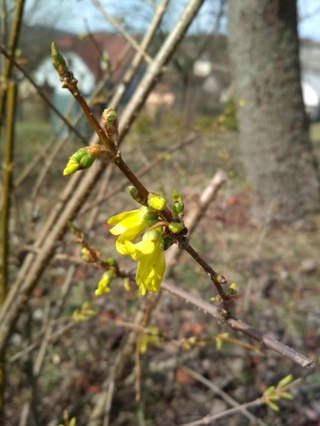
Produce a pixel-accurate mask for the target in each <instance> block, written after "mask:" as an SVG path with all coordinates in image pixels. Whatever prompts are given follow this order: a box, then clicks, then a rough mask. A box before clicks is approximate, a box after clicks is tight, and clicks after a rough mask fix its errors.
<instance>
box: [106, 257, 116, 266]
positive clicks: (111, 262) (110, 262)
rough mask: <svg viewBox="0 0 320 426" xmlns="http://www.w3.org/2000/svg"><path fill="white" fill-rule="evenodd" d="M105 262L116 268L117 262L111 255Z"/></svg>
mask: <svg viewBox="0 0 320 426" xmlns="http://www.w3.org/2000/svg"><path fill="white" fill-rule="evenodd" d="M106 263H107V264H108V265H109V266H114V267H115V268H118V262H117V261H116V259H114V258H113V257H108V259H107V260H106Z"/></svg>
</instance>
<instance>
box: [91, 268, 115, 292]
mask: <svg viewBox="0 0 320 426" xmlns="http://www.w3.org/2000/svg"><path fill="white" fill-rule="evenodd" d="M113 278H114V272H113V271H111V270H110V271H106V272H105V273H104V274H103V275H102V277H101V280H100V281H99V282H98V286H97V288H96V291H95V292H94V294H95V295H96V296H100V295H101V294H103V293H110V288H109V287H108V286H109V284H110V283H111V281H112V280H113Z"/></svg>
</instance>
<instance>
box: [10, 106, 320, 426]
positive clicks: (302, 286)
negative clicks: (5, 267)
mask: <svg viewBox="0 0 320 426" xmlns="http://www.w3.org/2000/svg"><path fill="white" fill-rule="evenodd" d="M194 128H195V129H196V130H199V129H200V130H201V132H202V136H201V137H200V136H199V137H198V138H197V139H196V140H195V141H194V142H193V143H191V144H189V145H187V146H185V147H184V148H181V149H179V150H177V151H175V152H173V153H172V154H167V155H166V156H165V157H164V159H163V160H162V161H160V162H159V164H158V165H156V166H155V167H153V168H152V170H151V172H149V173H148V175H147V176H145V177H142V181H144V182H145V183H146V185H147V186H148V189H152V190H156V191H157V190H161V191H163V192H164V193H166V194H168V196H170V194H171V192H172V189H177V190H179V191H180V192H181V194H182V195H183V198H184V201H185V205H186V213H187V212H188V209H190V208H191V207H192V205H193V204H194V203H196V202H197V199H198V197H199V195H200V193H201V191H202V190H203V189H204V188H205V186H206V184H207V182H208V180H209V179H210V178H211V177H212V176H213V175H214V173H215V172H216V170H217V169H218V168H223V169H224V170H225V171H226V173H227V174H228V183H227V184H226V185H224V187H223V188H222V189H221V190H220V192H219V194H218V197H217V199H216V200H215V201H214V202H213V203H212V205H211V206H210V207H209V209H208V211H207V212H206V214H205V217H204V218H203V220H202V221H201V223H200V224H199V226H198V228H197V230H196V232H195V233H194V235H193V236H192V239H191V243H192V245H194V247H195V248H196V250H198V251H199V253H201V254H202V255H203V256H204V257H205V259H206V260H208V261H209V263H210V264H211V265H212V266H213V267H214V268H215V269H216V270H217V271H219V272H221V273H223V274H224V275H225V276H226V277H227V279H228V282H229V283H232V282H236V284H237V287H238V293H239V298H238V300H237V302H236V304H235V307H234V312H235V315H236V316H237V317H239V318H241V319H243V320H244V321H245V322H247V323H249V324H251V325H252V326H253V327H255V328H257V329H259V330H260V331H261V332H264V333H267V334H268V335H271V336H273V337H275V338H276V339H278V340H280V341H282V342H283V343H285V344H287V345H289V346H291V347H293V348H294V349H296V350H297V351H299V352H301V353H303V354H304V355H306V356H308V357H310V358H311V359H313V360H315V361H316V360H317V359H319V356H320V351H319V347H320V332H319V330H320V327H319V321H320V320H319V315H318V313H319V309H318V307H319V302H320V285H319V278H320V260H319V259H320V244H319V243H320V235H319V226H320V215H313V216H310V217H308V218H306V219H305V220H304V221H301V222H299V223H296V224H295V225H293V226H290V227H289V226H282V227H277V228H271V227H270V226H269V224H264V225H261V226H257V225H255V224H253V223H251V221H250V186H249V185H248V183H247V182H246V180H245V174H244V171H243V169H242V165H241V159H240V155H239V149H238V135H237V132H236V131H232V130H228V129H226V128H225V127H222V126H220V125H219V123H217V122H215V123H214V122H212V121H211V120H208V119H199V120H198V121H197V122H196V123H195V125H194ZM183 132H184V130H183V126H182V123H181V122H180V118H179V116H178V115H175V114H172V113H170V114H167V115H163V116H162V117H160V118H158V119H157V124H156V125H155V124H154V122H153V120H152V119H151V118H149V117H147V116H146V115H142V116H141V117H140V119H139V120H138V122H137V123H136V125H135V127H134V130H133V131H132V133H131V134H130V135H129V136H128V138H127V139H126V143H125V144H124V146H123V149H122V150H123V157H124V158H125V160H126V162H127V163H128V164H129V165H130V166H131V167H132V169H133V170H134V171H138V170H140V168H142V167H143V166H146V165H148V164H149V162H150V161H151V160H153V159H154V158H156V156H157V155H160V154H161V153H162V152H163V151H164V150H165V149H167V148H169V147H172V146H173V145H174V144H175V143H177V142H179V141H180V140H182V139H183V137H184V136H185V135H184V134H183ZM49 133H51V134H52V133H53V131H52V130H51V132H49V129H48V124H47V123H19V125H18V129H17V140H16V148H15V151H16V157H15V158H16V160H15V168H14V173H15V179H16V182H18V181H17V180H18V179H20V181H21V180H22V177H23V175H22V173H23V172H24V170H25V167H27V166H28V165H30V164H31V162H32V161H33V160H34V159H35V158H36V156H37V155H38V154H39V152H40V150H42V149H43V148H44V147H45V146H46V144H47V142H46V141H48V137H49V135H48V134H49ZM311 137H312V140H313V142H314V147H315V151H316V154H317V156H318V158H319V160H320V124H314V125H312V127H311ZM80 146H81V144H79V143H77V142H76V141H75V140H72V139H70V140H68V142H66V143H65V144H64V145H63V146H62V147H61V150H60V152H59V153H58V155H57V157H56V158H55V159H54V161H53V165H51V167H50V168H49V172H48V174H47V175H46V176H45V177H42V178H41V181H40V185H39V189H38V190H37V191H35V189H34V188H35V183H36V181H37V178H38V176H39V175H40V173H41V171H43V170H44V167H45V165H46V164H47V162H48V159H49V155H50V152H52V150H53V149H54V147H55V145H52V146H51V148H50V149H49V151H48V152H47V153H45V154H44V155H43V156H42V157H39V162H38V163H37V164H34V166H33V167H32V168H31V170H30V172H29V174H28V175H27V176H26V177H25V178H24V180H23V181H21V183H20V184H19V186H17V187H16V189H15V195H14V197H13V215H12V223H11V225H10V226H11V228H12V234H11V236H12V250H11V256H12V268H11V274H12V276H14V274H15V273H16V271H17V270H18V268H19V265H20V264H21V261H22V260H23V257H24V255H25V253H26V248H25V247H24V246H25V245H26V244H31V243H32V241H34V239H35V238H36V236H37V235H38V233H39V231H40V229H41V227H42V225H43V224H44V223H45V220H46V218H47V215H48V214H49V212H50V210H51V209H52V208H53V206H54V204H55V202H56V200H57V199H58V197H59V193H60V192H61V191H62V189H63V188H64V186H65V185H66V182H67V180H68V179H69V178H68V177H63V176H62V170H63V167H64V165H65V164H66V162H67V159H68V157H69V156H70V155H71V154H72V153H73V152H74V151H75V150H76V149H77V147H80ZM122 179H123V178H122V177H121V176H120V172H118V171H116V172H115V173H114V175H113V178H112V180H111V183H110V187H111V188H112V187H113V186H114V185H117V184H118V183H119V182H120V181H121V180H122ZM124 182H125V181H124ZM107 192H109V190H107ZM96 197H97V195H96V192H95V191H94V192H93V194H92V197H91V200H95V199H96ZM128 200H129V197H128V195H127V194H126V192H125V191H122V192H121V193H120V194H118V195H117V196H115V197H112V198H110V199H108V200H107V201H105V202H104V203H102V204H101V207H100V210H99V213H98V215H97V216H96V217H95V220H94V226H93V228H92V231H90V232H88V233H87V234H86V238H87V239H88V241H89V243H90V244H91V245H92V246H94V247H96V248H99V249H100V250H101V252H102V253H103V257H109V256H117V255H116V252H115V249H114V238H113V237H112V236H110V234H109V233H108V226H107V225H106V220H107V218H108V217H110V216H111V215H114V214H116V213H118V212H120V211H122V210H123V209H126V210H128V209H131V208H134V206H135V204H134V202H133V201H132V200H129V201H128ZM89 213H90V212H89ZM89 213H88V214H87V215H83V216H82V217H81V218H79V219H77V220H76V225H77V226H78V227H79V228H80V229H82V230H85V226H86V223H87V222H86V221H87V220H88V216H89ZM58 251H59V253H60V254H68V256H73V257H75V258H77V259H78V258H79V257H80V253H79V252H80V249H79V247H78V246H77V245H76V244H74V236H73V235H72V234H71V233H70V232H69V233H68V234H67V236H66V237H65V239H64V242H63V244H62V245H61V247H59V250H58ZM117 258H118V260H119V262H121V267H123V268H125V267H129V268H133V267H134V264H133V263H132V262H131V261H130V260H128V259H126V258H121V259H119V257H118V256H117ZM68 260H70V258H69V259H68ZM71 260H72V259H71ZM70 264H71V263H70V262H69V261H66V260H61V258H60V260H55V261H52V264H51V265H50V267H49V268H48V270H47V272H46V273H45V275H44V276H43V278H42V280H41V282H40V283H39V285H38V286H37V288H36V290H35V291H34V294H33V297H32V299H31V300H30V302H29V307H30V309H29V311H28V312H26V313H24V314H23V316H22V317H21V320H20V322H19V325H18V327H17V330H16V332H15V334H14V335H13V337H12V339H11V341H10V345H9V347H8V354H7V356H8V365H9V366H10V369H9V374H8V390H7V404H8V407H9V409H8V410H9V411H8V412H9V414H10V420H9V423H8V424H10V425H16V424H18V423H19V418H20V415H21V410H22V407H24V406H25V405H26V404H27V402H28V401H29V400H30V397H31V395H35V394H36V395H37V402H36V405H35V407H33V408H34V410H35V412H36V413H37V422H36V423H35V424H37V425H45V424H50V425H53V424H56V423H50V421H52V420H54V419H60V422H62V418H61V415H62V412H63V410H68V411H69V412H70V415H71V416H76V418H77V425H78V426H82V425H83V426H84V425H87V424H88V423H87V422H88V417H89V415H90V412H91V407H92V404H93V402H94V398H95V396H96V395H97V394H98V393H99V391H100V390H101V389H102V386H103V383H104V381H105V379H106V378H107V377H108V373H109V371H110V368H111V366H112V363H113V360H114V358H115V356H116V354H117V351H118V350H119V345H120V344H121V341H122V339H123V336H124V333H125V327H124V326H123V325H122V326H120V325H119V321H123V322H130V321H131V317H132V313H133V312H134V311H135V309H136V306H137V303H138V302H137V298H138V296H137V293H136V289H135V288H132V289H131V291H129V292H126V291H125V290H124V289H123V286H122V284H121V282H120V281H117V282H115V283H114V284H113V285H112V292H111V293H110V294H109V295H106V296H103V297H102V298H100V299H98V300H96V302H95V304H94V306H93V307H94V309H95V310H96V312H97V315H96V316H94V317H92V318H90V319H88V320H87V321H84V322H80V323H77V324H74V325H73V326H71V327H70V328H69V329H68V331H66V332H65V333H64V334H61V336H59V337H58V338H57V339H56V340H55V341H54V342H53V343H51V344H49V346H48V348H47V352H46V355H45V358H44V359H45V361H44V364H43V368H42V372H41V375H40V378H39V379H38V383H37V386H36V387H37V389H36V390H35V388H32V383H31V381H32V378H34V376H33V375H32V372H31V370H30V366H31V365H32V363H33V362H34V361H35V360H36V359H37V356H38V352H37V350H35V351H32V352H31V353H30V354H28V353H26V352H25V351H24V353H23V354H22V355H21V356H20V357H18V356H17V355H16V354H17V353H18V352H19V351H20V350H23V349H24V348H25V346H26V345H27V343H28V339H29V342H30V340H31V341H33V342H37V341H38V340H37V339H36V335H37V333H39V331H40V330H41V328H42V327H44V326H45V325H46V324H47V321H48V320H47V318H48V315H49V316H50V315H51V314H52V311H50V305H51V307H53V308H54V306H55V304H56V303H57V302H58V301H59V300H60V297H61V288H62V285H63V283H64V280H65V276H66V273H67V270H68V268H69V267H70ZM100 276H101V272H100V271H99V270H97V269H95V268H93V267H92V266H90V265H87V264H85V263H83V264H81V263H79V264H78V263H77V264H76V267H75V270H74V273H73V279H72V285H71V288H70V291H69V293H68V295H67V297H66V302H65V303H64V305H63V310H62V313H61V315H60V320H59V321H60V322H61V324H65V323H70V324H71V323H72V321H71V320H70V317H71V315H72V313H73V312H74V310H75V309H79V307H81V305H82V304H83V303H84V302H86V301H88V300H91V299H92V297H93V292H94V289H95V286H96V284H97V282H98V280H99V278H100ZM169 280H170V282H172V283H174V285H176V286H181V287H182V288H184V289H187V290H188V291H190V292H192V293H193V294H195V295H197V296H199V297H202V298H204V299H205V300H207V301H209V299H210V298H211V297H213V296H214V295H215V290H214V288H213V286H212V284H210V282H209V280H208V277H207V276H206V274H205V273H204V272H202V271H201V269H200V268H199V266H198V265H197V264H196V263H194V261H192V259H190V258H189V257H188V256H187V255H186V254H184V255H183V256H182V257H181V258H180V259H179V263H178V265H177V266H176V268H175V270H174V274H172V276H171V277H170V278H169ZM59 321H58V322H57V323H55V327H58V325H59ZM70 321H71V322H70ZM151 323H152V325H154V326H156V327H157V328H158V329H159V330H160V332H161V337H160V339H159V341H158V343H157V345H156V346H152V345H150V346H149V348H148V350H147V352H146V353H145V354H143V355H141V357H140V362H141V370H142V371H141V399H140V402H139V403H137V402H136V400H135V396H136V392H135V388H136V384H137V381H136V380H135V379H134V375H133V371H134V363H132V365H131V366H130V369H128V371H127V374H126V380H125V381H124V382H123V383H122V386H121V387H120V388H119V389H118V391H117V392H116V394H115V399H114V404H113V406H112V410H111V421H110V424H112V425H115V426H120V425H132V426H134V425H137V426H138V425H139V426H140V425H155V426H168V425H183V424H187V423H190V422H194V421H196V420H197V419H200V418H202V417H204V416H205V415H207V414H210V415H212V414H215V413H217V412H219V411H224V410H226V409H228V408H230V403H229V402H228V401H227V399H226V398H227V397H228V396H229V397H232V398H234V400H236V401H237V402H238V403H239V404H242V403H246V402H250V401H253V400H254V399H256V398H258V397H260V396H261V394H262V393H263V392H264V390H265V389H266V388H267V387H268V386H271V385H276V384H277V383H278V382H279V380H281V379H282V378H283V377H285V376H286V375H287V374H289V373H291V374H293V376H294V377H300V376H301V375H302V374H303V371H302V369H301V368H300V367H298V366H296V365H295V364H293V363H292V362H291V361H289V360H286V359H285V358H283V357H281V356H279V355H277V354H275V353H274V352H272V351H266V350H262V351H254V350H253V348H252V349H251V350H249V349H248V348H246V347H244V345H243V343H244V342H245V343H249V344H251V345H254V347H255V348H257V349H259V348H258V347H257V345H256V344H255V343H254V342H252V341H250V340H249V339H248V338H246V337H244V336H242V335H240V334H236V333H234V332H232V331H231V330H230V329H228V328H227V327H226V326H224V325H221V324H219V323H218V322H217V321H216V320H214V319H213V318H209V317H208V316H206V315H205V314H204V313H203V312H201V311H199V310H197V309H195V308H193V307H192V306H190V304H186V303H185V302H184V301H181V300H179V299H177V298H175V297H173V296H171V295H169V294H167V293H164V294H163V296H162V298H161V302H160V303H159V305H158V307H157V309H156V310H155V311H154V313H153V315H152V321H151ZM25 324H28V327H26V326H25ZM55 329H56V328H55ZM221 333H229V336H228V337H226V336H225V341H224V342H223V344H222V347H221V348H217V340H216V337H217V336H218V335H219V334H221ZM193 336H194V337H196V338H197V344H195V345H190V347H187V345H182V344H181V341H182V340H183V339H187V338H190V337H193ZM231 338H233V339H235V340H234V341H231ZM197 374H198V375H200V376H201V377H202V378H203V379H207V380H208V381H209V382H210V383H213V384H214V385H215V386H216V387H217V388H215V389H212V388H210V385H208V383H206V382H205V380H202V381H201V379H199V378H198V377H197ZM217 392H219V393H217ZM292 394H293V395H294V397H295V399H294V401H289V400H288V401H286V400H283V401H281V402H279V406H280V412H279V413H277V412H275V411H273V410H272V409H270V408H269V407H266V406H265V405H259V406H256V407H254V408H253V409H252V410H250V412H251V413H252V414H253V415H254V416H255V417H256V418H259V419H261V421H263V422H264V423H261V424H267V425H275V426H276V425H277V426H280V425H295V426H316V425H318V426H319V425H320V405H319V402H318V401H319V400H320V380H319V373H314V374H313V375H310V376H309V377H307V378H306V379H305V380H304V381H303V382H302V383H301V384H299V385H298V386H297V387H295V388H294V389H293V390H292ZM12 395H14V397H12ZM226 395H227V397H226ZM230 422H232V423H230ZM213 424H215V425H221V426H222V425H229V424H234V425H239V426H241V425H249V424H256V423H255V422H254V421H253V422H252V423H250V421H249V420H248V419H247V417H245V416H243V415H241V414H240V413H239V412H238V413H237V414H235V415H233V416H232V417H226V418H225V419H221V420H217V421H215V422H214V423H213Z"/></svg>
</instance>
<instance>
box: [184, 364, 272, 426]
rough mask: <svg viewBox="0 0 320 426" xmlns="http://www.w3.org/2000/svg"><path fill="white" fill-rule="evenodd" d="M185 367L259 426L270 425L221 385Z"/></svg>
mask: <svg viewBox="0 0 320 426" xmlns="http://www.w3.org/2000/svg"><path fill="white" fill-rule="evenodd" d="M183 369H184V370H185V371H186V372H187V373H188V374H190V376H192V377H193V378H195V379H196V380H198V382H200V383H202V384H203V385H205V386H206V387H207V388H208V389H210V390H212V392H214V393H215V394H217V395H219V396H220V397H221V398H222V399H223V400H224V401H225V402H226V403H227V404H229V405H231V406H232V407H237V408H239V412H240V413H241V414H243V415H244V416H245V417H247V418H248V419H250V420H253V421H254V422H255V424H258V425H259V426H268V425H267V424H266V423H265V422H264V421H262V420H260V419H258V418H257V417H255V416H254V415H253V414H251V413H250V412H249V411H248V410H247V409H246V408H244V407H243V406H242V405H240V404H239V403H238V402H237V401H236V400H235V399H233V398H231V396H229V395H228V394H227V393H225V392H223V390H221V389H220V388H219V386H217V385H215V384H214V383H213V382H211V381H210V380H208V379H206V378H205V377H203V376H202V375H201V374H199V373H197V372H196V371H194V370H192V369H191V368H188V367H183Z"/></svg>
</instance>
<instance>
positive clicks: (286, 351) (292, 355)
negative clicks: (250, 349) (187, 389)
mask: <svg viewBox="0 0 320 426" xmlns="http://www.w3.org/2000/svg"><path fill="white" fill-rule="evenodd" d="M161 288H162V289H164V290H167V291H169V292H170V293H171V294H174V295H175V296H177V297H179V298H180V299H183V300H185V301H187V302H189V303H191V304H192V305H194V306H196V307H198V308H199V309H201V310H202V311H203V312H205V313H207V314H209V315H211V316H213V317H214V318H216V319H218V320H219V321H221V322H222V323H224V324H226V325H228V326H229V327H231V328H232V329H234V330H236V331H240V332H241V333H243V334H245V335H247V336H249V337H250V338H251V339H254V340H256V341H258V342H259V343H260V344H261V345H262V346H264V347H265V348H268V349H271V350H273V351H275V352H277V353H279V354H280V355H282V356H284V357H285V358H288V359H290V360H291V361H293V362H295V363H296V364H298V365H300V366H301V367H303V368H307V369H308V370H314V369H315V368H316V366H317V364H316V363H315V362H314V361H312V360H311V359H309V358H307V357H306V356H304V355H302V354H300V353H299V352H296V351H295V350H294V349H292V348H289V347H288V346H286V345H284V344H283V343H281V342H278V341H276V340H275V339H272V338H271V337H268V336H266V335H265V334H263V333H260V331H258V330H255V329H254V328H252V327H251V326H250V325H248V324H246V323H244V322H242V321H240V320H237V319H234V318H227V319H226V320H225V319H224V312H223V310H222V309H221V308H219V307H217V306H215V305H213V304H210V303H208V302H206V301H204V300H202V299H198V298H197V297H195V296H193V295H191V294H190V293H188V292H186V291H185V290H182V289H181V288H177V287H174V286H173V285H171V284H168V283H167V282H163V283H162V284H161Z"/></svg>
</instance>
